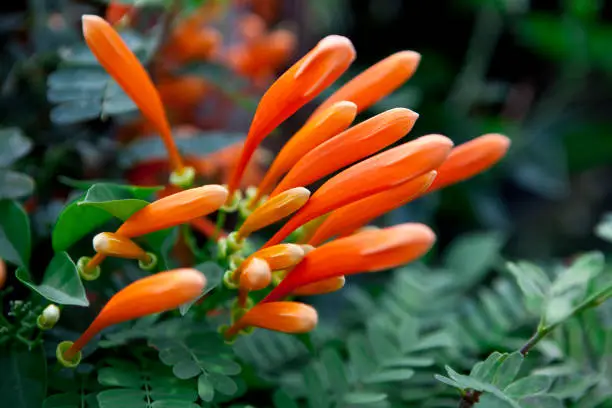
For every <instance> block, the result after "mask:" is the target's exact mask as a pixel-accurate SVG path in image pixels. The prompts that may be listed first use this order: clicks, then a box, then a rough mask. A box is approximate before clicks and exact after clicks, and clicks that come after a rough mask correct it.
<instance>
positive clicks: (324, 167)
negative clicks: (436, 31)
mask: <svg viewBox="0 0 612 408" xmlns="http://www.w3.org/2000/svg"><path fill="white" fill-rule="evenodd" d="M83 31H84V35H85V39H86V41H87V44H88V45H89V47H90V48H91V50H92V51H93V53H94V55H95V56H96V57H97V58H98V60H99V61H100V63H101V64H102V66H103V67H104V68H105V69H106V70H107V71H108V72H109V73H110V74H111V75H112V76H113V78H114V79H115V80H116V81H117V83H118V84H119V85H120V86H121V87H122V88H123V89H124V91H125V92H126V93H127V94H128V95H129V96H130V97H131V98H132V99H133V100H134V101H135V102H136V103H137V105H138V106H139V108H140V109H141V111H142V112H143V114H144V116H145V117H146V118H147V119H148V120H150V121H151V122H152V123H153V124H154V125H155V126H156V128H157V129H158V131H159V134H160V136H161V137H162V139H163V141H164V143H165V145H166V147H167V150H168V155H169V157H170V161H171V162H172V164H173V168H174V172H173V173H172V175H171V177H170V183H171V184H174V185H178V186H181V187H183V188H186V189H185V190H182V191H179V192H177V193H174V194H171V195H168V196H166V197H164V198H161V199H159V200H157V201H155V202H153V203H151V204H149V205H148V206H146V207H144V208H143V209H141V210H140V211H138V212H136V213H135V214H133V215H132V216H131V217H130V218H128V219H127V220H126V221H125V222H124V223H123V225H121V226H120V227H119V229H117V231H116V232H114V233H110V232H103V233H101V234H98V235H97V236H96V237H95V238H94V249H95V251H96V255H95V256H94V257H93V258H86V259H83V260H81V261H80V262H79V267H80V271H81V273H82V274H83V276H84V277H89V278H91V277H95V276H96V275H98V274H99V273H100V263H101V262H102V261H103V260H104V258H105V257H107V256H115V257H124V258H132V259H137V260H138V261H139V263H140V265H141V266H142V267H145V268H146V267H147V266H149V265H150V264H151V263H153V262H154V260H155V256H154V255H153V254H149V253H147V252H145V251H144V250H142V249H141V248H140V247H139V246H138V245H137V244H136V243H135V242H134V241H132V239H133V238H136V237H139V236H141V235H144V234H148V233H151V232H154V231H158V230H161V229H164V228H168V227H171V226H175V225H179V224H183V223H188V222H190V221H191V220H194V219H197V218H199V217H202V216H205V215H207V214H211V213H213V212H215V211H217V212H218V217H219V220H220V221H222V220H223V219H224V218H223V217H224V215H225V214H226V213H228V212H237V213H238V225H237V227H236V229H235V231H234V232H232V233H230V234H229V235H228V236H227V237H223V238H219V239H218V241H217V250H218V253H217V257H218V261H219V263H220V264H221V265H223V266H225V267H226V269H227V271H226V273H225V275H224V279H223V281H224V283H225V286H226V288H228V289H225V290H233V291H235V293H236V301H235V302H234V303H233V304H232V305H231V309H232V310H231V312H232V313H231V321H230V324H229V325H227V326H225V327H222V328H220V330H221V331H222V333H223V335H224V336H225V338H226V339H227V340H228V341H232V340H233V339H234V338H235V337H236V336H238V335H240V334H241V333H245V332H248V331H249V330H250V329H251V328H253V327H260V328H265V329H269V330H276V331H281V332H286V333H304V332H308V331H311V330H312V329H313V328H314V327H316V325H317V320H318V316H317V312H316V310H315V309H314V308H312V307H311V306H309V305H306V304H304V303H299V302H295V301H292V300H291V298H292V297H294V296H296V295H300V296H304V295H318V294H324V293H329V292H333V291H336V290H339V289H341V288H342V287H343V286H344V284H345V279H346V277H347V276H349V275H353V274H357V273H362V272H375V271H381V270H385V269H388V268H393V267H396V266H399V265H402V264H405V263H408V262H411V261H413V260H416V259H418V258H420V257H421V256H423V255H424V254H425V253H427V252H428V251H429V249H430V248H431V247H432V245H433V244H434V242H435V239H436V237H435V234H434V233H433V232H432V230H431V229H430V228H429V227H427V226H426V225H423V224H417V223H405V224H400V225H395V226H392V227H388V228H383V229H378V228H374V227H368V223H369V222H371V221H372V220H374V219H376V218H377V217H379V216H381V215H382V214H384V213H386V212H388V211H390V210H393V209H394V208H397V207H400V206H402V205H404V204H406V203H408V202H410V201H412V200H415V199H417V198H418V197H421V196H423V195H425V194H428V193H430V192H433V191H436V190H439V189H441V188H443V187H445V186H448V185H450V184H453V183H457V182H459V181H462V180H465V179H467V178H469V177H472V176H474V175H476V174H478V173H480V172H482V171H484V170H486V169H488V168H489V167H491V166H492V165H494V164H495V163H497V162H498V161H499V160H500V159H501V158H502V157H503V156H504V155H505V154H506V152H507V150H508V148H509V145H510V143H509V140H508V138H506V137H505V136H502V135H498V134H487V135H483V136H480V137H477V138H475V139H473V140H471V141H469V142H467V143H465V144H462V145H460V146H457V147H454V146H453V142H452V141H451V140H450V139H449V138H447V137H445V136H442V135H426V136H422V137H418V138H415V139H414V140H411V141H407V142H401V143H399V144H398V143H397V142H400V140H401V139H402V138H403V137H404V136H405V135H406V134H407V133H409V132H410V130H411V129H412V127H413V125H414V123H415V121H416V120H417V118H418V114H417V113H415V112H413V111H411V110H409V109H404V108H395V109H391V110H388V111H386V112H383V113H381V114H379V115H376V116H374V117H372V118H371V119H368V120H366V121H364V122H361V123H359V124H354V125H352V122H353V121H354V119H355V117H356V115H357V114H358V113H360V112H362V111H363V110H365V109H367V108H368V107H370V106H371V105H372V104H374V103H376V102H377V101H378V100H380V99H381V98H383V97H385V96H386V95H388V94H389V93H391V92H392V91H393V90H395V89H396V88H398V87H399V86H400V85H402V84H403V83H404V82H405V81H406V80H408V79H409V78H410V77H411V76H412V74H413V73H414V72H415V70H416V68H417V66H418V63H419V60H420V56H419V54H417V53H415V52H412V51H403V52H398V53H396V54H393V55H391V56H389V57H387V58H385V59H384V60H382V61H380V62H378V63H377V64H375V65H373V66H371V67H370V68H368V69H367V70H365V71H364V72H362V73H361V74H359V75H358V76H356V77H355V78H353V79H352V80H351V81H349V82H348V83H346V84H345V85H344V86H342V87H341V88H340V89H339V90H338V91H336V92H335V93H334V94H333V95H331V96H330V97H329V98H328V99H327V100H325V101H324V102H323V103H321V104H320V105H319V107H318V108H317V109H316V110H315V112H314V113H313V114H312V116H311V117H310V118H309V119H308V120H307V122H306V123H305V125H304V126H303V127H302V128H301V129H300V130H299V131H298V132H296V134H295V135H294V136H293V137H292V138H291V139H290V140H289V141H288V142H287V144H286V145H285V146H284V147H283V148H282V150H281V151H280V152H279V153H278V155H277V156H276V159H275V160H274V162H273V163H272V165H271V166H270V168H269V170H268V172H267V174H266V176H265V177H264V179H263V180H262V182H261V183H260V185H259V186H256V187H255V186H253V187H251V188H249V189H247V191H246V192H245V194H243V193H242V192H241V191H240V190H238V186H239V184H240V181H241V177H242V175H243V173H244V171H245V168H246V166H247V164H248V163H249V161H250V159H251V157H252V156H253V154H254V152H255V150H256V149H257V147H258V146H259V145H260V143H261V142H262V141H263V140H264V139H265V138H266V137H267V136H268V135H269V134H270V133H271V132H272V131H273V130H274V129H275V128H277V127H278V126H279V125H280V124H281V123H282V122H283V121H285V120H286V119H287V118H289V117H290V116H291V115H293V114H294V113H295V112H296V111H297V110H299V109H300V108H301V107H302V106H304V105H305V104H307V103H308V102H310V101H312V100H313V99H314V98H316V97H317V95H319V94H320V93H321V92H322V91H323V90H324V89H325V88H327V87H328V86H329V85H330V84H332V83H333V82H334V81H336V80H337V79H338V78H339V77H340V76H341V75H342V74H343V73H344V72H345V71H346V70H347V68H348V67H349V66H350V65H351V63H352V62H353V60H354V59H355V50H354V48H353V45H352V44H351V42H350V41H349V40H348V39H347V38H345V37H342V36H337V35H331V36H328V37H325V38H323V39H322V40H321V41H320V42H319V43H318V44H317V45H316V46H315V47H314V48H313V49H312V50H310V51H309V52H308V53H307V54H306V55H305V56H304V57H302V58H301V59H300V60H299V61H297V62H296V63H295V64H294V65H293V66H292V67H291V68H289V69H288V70H287V71H286V72H285V73H284V74H283V75H281V76H280V77H279V78H278V80H277V81H276V82H274V83H273V84H272V86H271V87H270V88H269V89H268V91H267V92H266V93H265V94H264V95H263V97H262V99H261V101H260V103H259V106H258V108H257V110H256V112H255V115H254V118H253V120H252V123H251V126H250V129H249V131H248V134H247V137H246V140H245V143H244V147H243V149H242V152H241V154H240V158H239V160H238V164H237V166H236V167H235V169H234V171H233V173H232V177H231V179H230V181H229V184H228V186H221V185H205V186H202V187H195V188H193V187H192V183H193V181H194V177H193V172H192V171H191V170H190V169H189V168H188V167H185V166H184V164H183V161H182V158H181V155H180V153H179V151H178V149H177V148H176V145H175V144H174V141H173V138H172V135H171V131H170V127H169V125H168V122H167V119H166V115H165V113H164V108H163V106H162V104H161V102H160V98H159V95H158V93H157V91H156V89H155V87H154V85H153V83H152V81H151V80H150V78H149V76H148V75H147V73H146V72H145V70H144V68H143V67H142V66H141V65H140V63H139V62H138V60H137V58H136V57H135V56H134V55H133V54H132V53H131V52H130V51H129V49H128V48H127V47H126V46H125V44H124V43H123V42H122V40H121V38H120V37H119V36H118V35H117V33H116V32H115V30H114V29H113V28H112V27H111V26H110V25H109V24H108V23H107V22H106V21H105V20H103V19H102V18H99V17H96V16H90V15H87V16H84V17H83ZM392 145H394V147H391V148H388V147H390V146H392ZM387 148H388V149H387ZM324 178H327V180H326V181H325V182H324V183H323V184H322V185H321V186H320V187H319V188H318V189H316V191H314V192H311V191H310V190H309V189H308V188H307V187H309V186H311V185H312V184H313V183H315V182H317V181H320V180H322V179H324ZM280 221H283V223H282V226H281V227H280V228H278V229H277V231H276V233H275V234H274V235H273V236H272V237H271V238H270V239H269V240H268V241H267V242H265V243H264V244H263V245H262V246H261V247H260V248H258V249H256V250H253V249H252V248H253V244H252V242H249V237H250V236H251V235H252V234H253V233H255V232H257V231H258V230H260V229H262V228H265V227H268V226H271V225H272V224H275V223H277V222H280ZM219 224H222V222H220V223H219ZM220 226H221V225H220ZM205 286H206V278H205V277H204V275H202V274H201V273H200V272H198V271H197V270H195V269H189V268H186V269H176V270H172V271H166V272H160V273H156V274H152V275H150V276H148V277H146V278H144V279H141V280H139V281H136V282H134V283H132V284H131V285H128V286H127V287H125V288H124V289H123V290H121V291H119V292H118V293H117V294H115V295H114V296H113V297H112V298H111V299H110V301H109V302H108V303H107V304H106V306H105V307H104V308H103V309H102V311H101V312H100V314H99V315H98V316H97V317H96V318H95V320H94V321H93V323H92V324H91V325H90V326H89V328H88V329H87V330H86V331H85V332H84V333H83V334H82V336H81V337H80V338H79V339H78V340H77V341H75V342H74V343H73V342H63V343H61V344H60V346H59V347H58V350H57V357H58V359H59V360H60V361H61V362H63V363H64V364H65V365H67V366H74V365H76V364H78V362H79V361H80V350H81V349H82V348H83V346H84V345H85V344H86V343H87V342H88V341H89V340H90V339H91V338H92V337H93V336H94V335H95V334H96V333H98V332H99V331H100V330H102V329H104V328H105V327H107V326H109V325H113V324H116V323H119V322H123V321H126V320H129V319H134V318H137V317H141V316H144V315H147V314H152V313H159V312H162V311H167V310H171V309H174V308H177V307H178V306H180V305H182V304H184V303H186V302H190V301H194V300H195V299H197V298H198V297H199V296H201V294H202V292H203V290H204V288H205ZM254 299H257V300H258V301H255V300H254Z"/></svg>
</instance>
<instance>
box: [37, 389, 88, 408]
mask: <svg viewBox="0 0 612 408" xmlns="http://www.w3.org/2000/svg"><path fill="white" fill-rule="evenodd" d="M80 406H81V397H80V395H78V394H75V393H65V394H55V395H51V396H49V397H47V398H46V399H45V402H43V406H42V408H78V407H80Z"/></svg>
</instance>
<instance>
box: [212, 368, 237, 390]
mask: <svg viewBox="0 0 612 408" xmlns="http://www.w3.org/2000/svg"><path fill="white" fill-rule="evenodd" d="M208 380H209V381H210V383H211V384H212V386H213V387H214V388H215V390H217V391H219V392H220V393H221V394H225V395H234V394H235V393H236V391H238V385H236V382H235V381H234V380H232V379H231V378H230V377H228V376H227V375H223V374H219V373H213V372H211V373H209V374H208Z"/></svg>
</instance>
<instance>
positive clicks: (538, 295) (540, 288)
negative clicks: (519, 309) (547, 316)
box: [506, 262, 551, 314]
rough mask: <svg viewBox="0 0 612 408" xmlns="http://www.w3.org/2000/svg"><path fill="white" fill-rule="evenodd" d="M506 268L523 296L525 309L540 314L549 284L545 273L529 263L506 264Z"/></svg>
mask: <svg viewBox="0 0 612 408" xmlns="http://www.w3.org/2000/svg"><path fill="white" fill-rule="evenodd" d="M506 267H507V268H508V271H509V272H510V273H511V274H512V275H513V276H514V278H515V279H516V282H517V284H518V285H519V288H521V291H522V292H523V294H524V295H525V304H526V306H527V308H528V309H529V310H530V311H531V312H532V313H535V314H540V313H541V309H542V304H543V302H544V299H545V298H546V296H547V295H548V290H549V288H550V284H551V283H550V279H549V278H548V276H547V275H546V273H545V272H544V271H543V270H542V269H541V268H540V267H539V266H537V265H534V264H532V263H529V262H517V263H512V262H508V263H507V264H506Z"/></svg>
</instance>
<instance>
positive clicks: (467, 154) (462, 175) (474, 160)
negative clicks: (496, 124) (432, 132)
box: [427, 133, 510, 192]
mask: <svg viewBox="0 0 612 408" xmlns="http://www.w3.org/2000/svg"><path fill="white" fill-rule="evenodd" d="M509 147H510V139H508V138H507V137H506V136H503V135H499V134H495V133H491V134H486V135H482V136H479V137H477V138H475V139H472V140H470V141H469V142H465V143H463V144H461V145H459V146H457V147H455V148H454V149H453V150H451V152H450V154H449V155H448V158H447V159H446V161H445V162H444V163H442V165H441V166H440V167H439V168H438V176H437V177H436V179H435V180H434V182H433V184H432V185H431V187H429V190H427V192H431V191H435V190H439V189H441V188H443V187H446V186H448V185H450V184H455V183H458V182H460V181H463V180H465V179H468V178H470V177H473V176H474V175H476V174H478V173H482V172H483V171H485V170H487V169H488V168H490V167H491V166H493V165H494V164H495V163H497V162H498V161H500V160H501V159H502V158H503V157H504V156H505V155H506V152H507V151H508V148H509Z"/></svg>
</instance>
